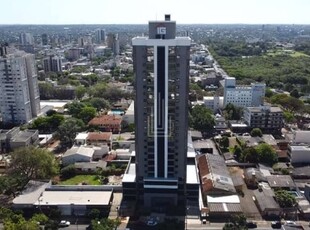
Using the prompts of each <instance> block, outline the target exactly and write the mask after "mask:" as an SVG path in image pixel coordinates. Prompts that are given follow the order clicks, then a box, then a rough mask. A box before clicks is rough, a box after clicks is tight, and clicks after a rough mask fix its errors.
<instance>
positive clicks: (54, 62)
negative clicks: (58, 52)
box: [43, 55, 62, 73]
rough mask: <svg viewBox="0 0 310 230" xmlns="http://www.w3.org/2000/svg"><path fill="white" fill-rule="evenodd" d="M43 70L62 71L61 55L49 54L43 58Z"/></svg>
mask: <svg viewBox="0 0 310 230" xmlns="http://www.w3.org/2000/svg"><path fill="white" fill-rule="evenodd" d="M43 68H44V72H45V73H48V72H62V61H61V57H59V56H55V55H49V56H48V57H46V58H44V59H43Z"/></svg>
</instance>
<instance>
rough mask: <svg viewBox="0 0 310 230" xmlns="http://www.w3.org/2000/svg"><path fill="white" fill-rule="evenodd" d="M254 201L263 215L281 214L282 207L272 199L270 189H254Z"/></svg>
mask: <svg viewBox="0 0 310 230" xmlns="http://www.w3.org/2000/svg"><path fill="white" fill-rule="evenodd" d="M253 193H254V197H253V198H254V202H255V204H256V205H257V207H258V209H259V211H260V213H261V214H262V216H264V217H268V216H272V217H279V216H281V213H282V209H281V208H280V206H279V204H278V203H277V202H276V201H275V199H274V196H275V195H274V192H273V190H272V189H270V188H269V189H265V188H261V189H259V190H254V191H253Z"/></svg>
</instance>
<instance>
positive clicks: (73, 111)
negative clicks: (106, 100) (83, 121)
mask: <svg viewBox="0 0 310 230" xmlns="http://www.w3.org/2000/svg"><path fill="white" fill-rule="evenodd" d="M66 107H67V108H68V113H69V114H70V115H72V116H73V117H76V118H78V116H79V113H80V112H81V110H82V109H83V108H84V107H86V104H85V103H82V102H79V101H73V102H72V103H70V104H67V105H66Z"/></svg>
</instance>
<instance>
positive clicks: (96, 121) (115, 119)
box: [88, 115, 122, 125]
mask: <svg viewBox="0 0 310 230" xmlns="http://www.w3.org/2000/svg"><path fill="white" fill-rule="evenodd" d="M121 123H122V118H121V117H120V116H115V115H103V116H100V117H94V118H93V119H92V120H91V121H90V122H89V123H88V124H89V125H121Z"/></svg>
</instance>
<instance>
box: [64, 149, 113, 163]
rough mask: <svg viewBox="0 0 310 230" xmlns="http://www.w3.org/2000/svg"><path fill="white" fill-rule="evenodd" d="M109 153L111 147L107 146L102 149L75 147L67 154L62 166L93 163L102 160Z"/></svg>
mask: <svg viewBox="0 0 310 230" xmlns="http://www.w3.org/2000/svg"><path fill="white" fill-rule="evenodd" d="M108 152H109V146H107V145H106V146H101V147H92V146H91V147H86V146H80V147H77V146H74V147H72V148H71V149H69V150H67V152H65V154H64V155H63V157H62V164H63V165H70V164H74V163H76V162H91V161H92V160H100V159H101V158H102V157H103V156H104V155H105V154H107V153H108Z"/></svg>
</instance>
